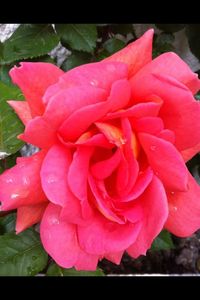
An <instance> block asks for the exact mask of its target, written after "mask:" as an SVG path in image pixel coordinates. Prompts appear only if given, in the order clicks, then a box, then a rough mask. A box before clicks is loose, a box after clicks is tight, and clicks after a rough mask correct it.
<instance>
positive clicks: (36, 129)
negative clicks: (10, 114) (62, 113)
mask: <svg viewBox="0 0 200 300" xmlns="http://www.w3.org/2000/svg"><path fill="white" fill-rule="evenodd" d="M18 138H20V139H21V140H23V141H25V142H27V143H30V144H32V145H34V146H37V147H39V148H49V147H51V146H52V145H53V144H55V143H56V142H57V141H58V139H57V136H56V132H55V131H54V130H53V129H52V127H51V124H50V123H47V122H46V121H45V120H44V119H43V118H42V117H35V118H34V119H32V120H31V121H29V122H28V124H27V125H26V128H25V131H24V133H22V134H20V135H19V136H18Z"/></svg>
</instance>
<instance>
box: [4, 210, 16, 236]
mask: <svg viewBox="0 0 200 300" xmlns="http://www.w3.org/2000/svg"><path fill="white" fill-rule="evenodd" d="M15 223H16V213H10V214H8V215H6V216H3V217H0V235H2V234H4V233H8V232H15Z"/></svg>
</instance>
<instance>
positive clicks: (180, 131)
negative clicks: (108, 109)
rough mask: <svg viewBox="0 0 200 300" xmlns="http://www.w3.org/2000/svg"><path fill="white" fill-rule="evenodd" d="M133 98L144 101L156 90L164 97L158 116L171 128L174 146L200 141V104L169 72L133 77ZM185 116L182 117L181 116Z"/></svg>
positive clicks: (186, 146)
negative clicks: (166, 73) (174, 138)
mask: <svg viewBox="0 0 200 300" xmlns="http://www.w3.org/2000/svg"><path fill="white" fill-rule="evenodd" d="M130 82H131V86H132V97H133V99H134V101H137V102H139V101H145V99H146V100H147V99H148V95H150V94H157V95H158V96H159V97H160V98H162V99H163V101H164V102H163V105H162V107H161V110H160V117H161V119H163V121H164V124H165V128H167V129H170V130H172V131H174V133H175V136H176V143H175V145H176V147H177V148H178V149H179V150H185V149H187V148H191V147H193V146H195V145H196V144H197V143H199V141H200V123H199V122H197V120H198V119H199V116H200V105H199V103H198V102H197V101H195V99H194V98H193V96H192V93H191V92H190V91H189V90H188V89H187V87H186V86H184V85H183V84H181V83H179V82H178V81H177V80H176V79H173V78H172V77H169V76H164V75H162V76H161V75H156V74H151V75H147V76H144V77H142V76H141V77H138V78H136V77H135V78H132V79H131V81H130ZM183 116H184V117H183Z"/></svg>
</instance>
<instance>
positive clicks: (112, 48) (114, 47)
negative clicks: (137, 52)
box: [103, 38, 125, 54]
mask: <svg viewBox="0 0 200 300" xmlns="http://www.w3.org/2000/svg"><path fill="white" fill-rule="evenodd" d="M124 47H125V42H123V41H122V40H119V39H116V38H111V39H109V40H107V41H106V42H105V43H104V44H103V48H104V49H105V50H106V51H108V53H109V54H113V53H115V52H117V51H119V50H121V49H122V48H124Z"/></svg>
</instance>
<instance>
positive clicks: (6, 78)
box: [0, 65, 13, 86]
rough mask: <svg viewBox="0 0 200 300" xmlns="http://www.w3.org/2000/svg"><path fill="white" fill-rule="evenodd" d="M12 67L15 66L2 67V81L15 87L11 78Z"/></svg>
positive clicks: (0, 72)
mask: <svg viewBox="0 0 200 300" xmlns="http://www.w3.org/2000/svg"><path fill="white" fill-rule="evenodd" d="M12 67H13V65H2V66H1V67H0V80H1V81H2V82H3V83H5V84H7V85H11V86H13V84H12V81H11V78H10V76H9V71H10V69H11V68H12Z"/></svg>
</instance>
